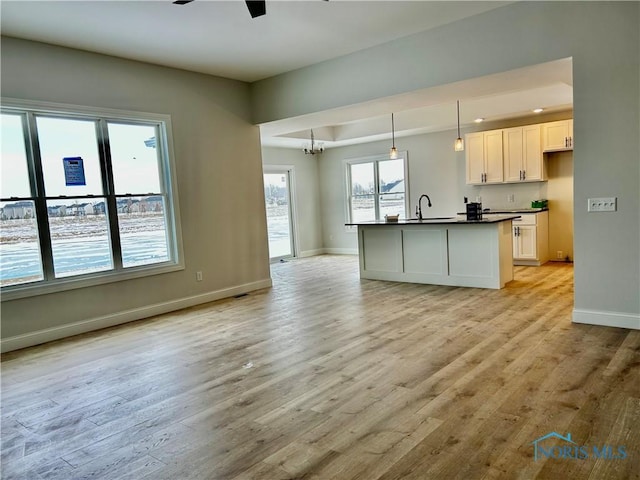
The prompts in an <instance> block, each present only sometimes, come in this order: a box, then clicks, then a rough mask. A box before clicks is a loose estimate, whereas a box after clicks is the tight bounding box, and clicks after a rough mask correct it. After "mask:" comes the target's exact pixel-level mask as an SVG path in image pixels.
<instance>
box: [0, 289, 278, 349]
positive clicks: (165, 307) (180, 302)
mask: <svg viewBox="0 0 640 480" xmlns="http://www.w3.org/2000/svg"><path fill="white" fill-rule="evenodd" d="M271 286H272V282H271V279H270V278H266V279H264V280H258V281H256V282H251V283H245V284H243V285H237V286H235V287H230V288H225V289H222V290H216V291H213V292H207V293H202V294H199V295H194V296H191V297H185V298H179V299H177V300H171V301H169V302H162V303H156V304H153V305H147V306H144V307H140V308H134V309H131V310H125V311H122V312H116V313H112V314H109V315H104V316H101V317H96V318H91V319H89V320H84V321H81V322H75V323H69V324H67V325H61V326H59V327H53V328H47V329H45V330H38V331H35V332H29V333H25V334H23V335H16V336H14V337H8V338H3V339H2V341H1V342H0V351H2V352H3V353H4V352H10V351H12V350H18V349H20V348H26V347H32V346H34V345H39V344H41V343H46V342H51V341H53V340H59V339H61V338H66V337H71V336H73V335H78V334H81V333H87V332H92V331H94V330H100V329H101V328H107V327H113V326H114V325H120V324H122V323H127V322H133V321H134V320H141V319H143V318H148V317H153V316H155V315H161V314H163V313H168V312H173V311H175V310H180V309H183V308H187V307H193V306H194V305H200V304H202V303H208V302H213V301H215V300H220V299H222V298H228V297H233V296H235V295H241V294H243V293H248V292H252V291H254V290H260V289H261V288H269V287H271Z"/></svg>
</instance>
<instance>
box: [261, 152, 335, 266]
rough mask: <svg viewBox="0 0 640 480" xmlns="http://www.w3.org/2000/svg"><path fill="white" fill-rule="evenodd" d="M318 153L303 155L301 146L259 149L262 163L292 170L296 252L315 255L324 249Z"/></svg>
mask: <svg viewBox="0 0 640 480" xmlns="http://www.w3.org/2000/svg"><path fill="white" fill-rule="evenodd" d="M319 157H321V156H318V155H305V154H304V153H303V152H302V149H301V148H300V149H295V150H294V149H291V148H276V147H263V148H262V163H263V164H264V165H289V166H292V167H293V171H294V182H295V183H294V185H293V188H294V194H295V202H296V205H295V212H294V215H295V222H296V227H297V232H298V237H297V240H298V254H299V256H301V257H306V256H309V255H317V254H319V253H322V250H323V248H324V245H323V241H322V221H321V217H320V187H319V180H318V158H319Z"/></svg>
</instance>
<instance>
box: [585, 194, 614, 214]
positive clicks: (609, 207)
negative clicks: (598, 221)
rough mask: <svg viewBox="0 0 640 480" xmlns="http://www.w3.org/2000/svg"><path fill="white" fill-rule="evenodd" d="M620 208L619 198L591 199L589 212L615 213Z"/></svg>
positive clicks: (588, 207)
mask: <svg viewBox="0 0 640 480" xmlns="http://www.w3.org/2000/svg"><path fill="white" fill-rule="evenodd" d="M617 208H618V198H617V197H601V198H590V199H589V203H588V205H587V211H588V212H615V211H616V210H617Z"/></svg>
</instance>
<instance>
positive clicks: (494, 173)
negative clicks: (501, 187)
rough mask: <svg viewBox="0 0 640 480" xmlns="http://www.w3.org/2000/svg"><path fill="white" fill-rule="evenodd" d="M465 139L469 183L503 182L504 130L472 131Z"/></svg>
mask: <svg viewBox="0 0 640 480" xmlns="http://www.w3.org/2000/svg"><path fill="white" fill-rule="evenodd" d="M465 141H466V149H465V156H466V164H467V184H469V185H482V184H486V183H502V182H503V179H504V174H503V156H502V130H490V131H487V132H477V133H470V134H467V135H466V136H465Z"/></svg>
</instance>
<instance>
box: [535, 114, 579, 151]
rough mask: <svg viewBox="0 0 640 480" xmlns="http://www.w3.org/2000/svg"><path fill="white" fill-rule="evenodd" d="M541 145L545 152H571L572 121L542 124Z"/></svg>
mask: <svg viewBox="0 0 640 480" xmlns="http://www.w3.org/2000/svg"><path fill="white" fill-rule="evenodd" d="M542 144H543V148H542V149H543V151H545V152H560V151H563V150H573V120H560V121H559V122H549V123H543V124H542Z"/></svg>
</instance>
